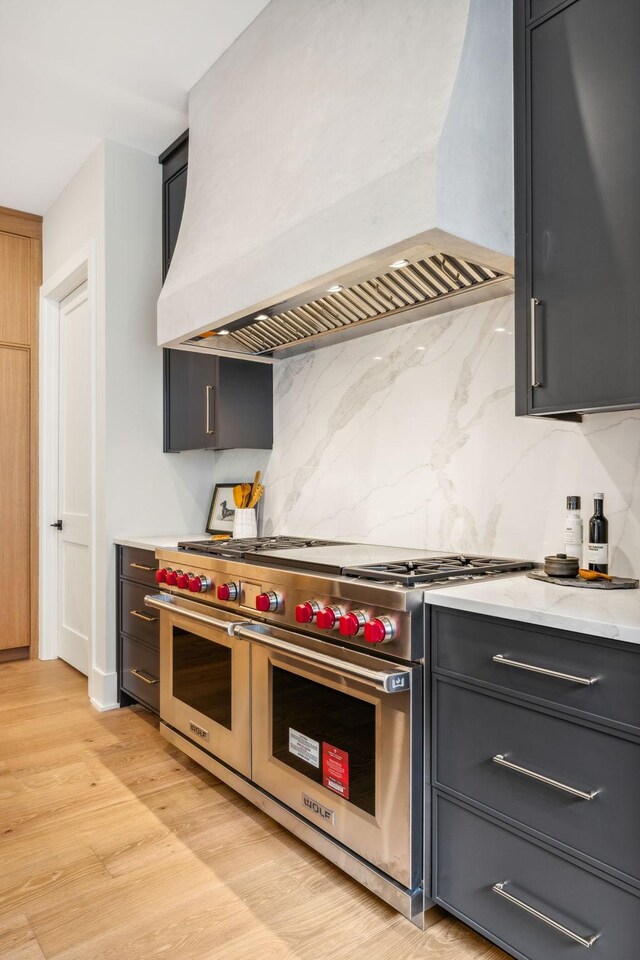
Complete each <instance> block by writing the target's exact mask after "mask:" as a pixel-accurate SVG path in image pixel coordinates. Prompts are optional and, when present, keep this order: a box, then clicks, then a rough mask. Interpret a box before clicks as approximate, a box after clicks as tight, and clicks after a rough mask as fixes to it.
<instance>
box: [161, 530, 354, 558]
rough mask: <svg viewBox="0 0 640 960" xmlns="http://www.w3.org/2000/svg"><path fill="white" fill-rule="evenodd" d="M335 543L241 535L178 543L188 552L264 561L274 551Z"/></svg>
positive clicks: (180, 547) (311, 539) (305, 538)
mask: <svg viewBox="0 0 640 960" xmlns="http://www.w3.org/2000/svg"><path fill="white" fill-rule="evenodd" d="M335 545H336V544H335V542H334V541H333V540H320V539H317V538H313V537H285V536H281V537H241V538H238V539H236V540H233V539H230V540H211V539H208V540H181V541H180V542H179V543H178V549H179V550H184V551H185V552H187V553H204V554H207V556H212V557H222V558H223V559H228V560H231V559H234V560H244V559H248V558H249V557H258V556H259V557H260V559H261V561H262V560H263V558H264V557H265V556H269V555H270V554H272V553H273V552H274V551H283V550H284V551H292V550H296V551H297V550H300V551H302V550H308V549H311V548H314V547H325V546H335ZM278 555H279V553H278ZM272 562H275V561H272Z"/></svg>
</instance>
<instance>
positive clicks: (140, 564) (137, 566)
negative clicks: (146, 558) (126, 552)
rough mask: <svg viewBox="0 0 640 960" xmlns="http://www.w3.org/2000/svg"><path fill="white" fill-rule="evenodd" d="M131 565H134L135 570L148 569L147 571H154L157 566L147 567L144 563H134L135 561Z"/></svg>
mask: <svg viewBox="0 0 640 960" xmlns="http://www.w3.org/2000/svg"><path fill="white" fill-rule="evenodd" d="M129 566H130V567H133V569H134V570H146V571H147V573H152V572H153V571H154V570H155V569H156V568H155V567H145V565H144V563H134V562H133V561H132V562H131V563H130V564H129Z"/></svg>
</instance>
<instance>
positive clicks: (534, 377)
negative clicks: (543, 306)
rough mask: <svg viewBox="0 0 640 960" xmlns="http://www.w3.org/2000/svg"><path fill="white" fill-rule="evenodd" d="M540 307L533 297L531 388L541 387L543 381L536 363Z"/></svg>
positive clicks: (531, 308)
mask: <svg viewBox="0 0 640 960" xmlns="http://www.w3.org/2000/svg"><path fill="white" fill-rule="evenodd" d="M539 305H540V301H539V300H537V299H536V297H531V302H530V310H531V323H530V327H531V386H532V387H541V386H542V381H541V380H540V379H539V377H538V365H537V363H536V344H537V342H538V340H537V337H536V307H537V306H539Z"/></svg>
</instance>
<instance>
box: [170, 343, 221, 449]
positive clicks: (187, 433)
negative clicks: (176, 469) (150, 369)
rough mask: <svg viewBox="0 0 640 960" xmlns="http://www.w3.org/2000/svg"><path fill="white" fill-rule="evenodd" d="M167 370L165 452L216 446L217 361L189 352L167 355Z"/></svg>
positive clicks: (172, 351) (182, 351)
mask: <svg viewBox="0 0 640 960" xmlns="http://www.w3.org/2000/svg"><path fill="white" fill-rule="evenodd" d="M165 362H166V367H165V388H166V391H167V395H166V398H165V409H166V416H167V417H168V428H169V429H168V436H167V437H166V446H165V450H172V451H178V450H206V449H213V448H214V447H215V445H216V444H215V436H214V434H213V432H208V431H213V429H214V425H215V420H216V416H215V414H216V411H215V409H214V405H215V386H216V365H215V358H213V357H208V356H206V355H205V354H203V353H187V352H186V351H185V350H170V351H168V352H167V357H166V361H165Z"/></svg>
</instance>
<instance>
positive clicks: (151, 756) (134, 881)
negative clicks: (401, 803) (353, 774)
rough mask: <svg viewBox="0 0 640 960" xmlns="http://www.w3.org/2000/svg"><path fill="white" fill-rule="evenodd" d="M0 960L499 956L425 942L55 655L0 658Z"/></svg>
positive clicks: (455, 939) (451, 936)
mask: <svg viewBox="0 0 640 960" xmlns="http://www.w3.org/2000/svg"><path fill="white" fill-rule="evenodd" d="M0 837H1V848H0V849H1V851H2V861H1V862H2V870H0V960H151V958H156V960H158V958H170V960H241V958H242V960H245V958H251V960H253V958H259V960H365V958H366V960H419V958H420V960H423V958H425V960H508V958H507V957H506V955H505V954H504V953H502V951H500V950H498V949H497V948H496V947H494V946H492V945H491V944H489V943H488V942H487V941H486V940H483V939H482V938H481V937H479V936H477V935H476V934H475V933H473V932H472V931H470V930H468V929H467V928H466V927H465V926H463V925H462V924H460V923H458V922H457V921H455V920H453V919H452V918H448V919H444V920H442V921H440V922H439V923H437V924H435V926H433V927H431V928H430V929H429V930H428V931H427V932H426V933H425V934H422V933H420V932H419V931H418V930H416V929H415V928H414V927H413V926H412V925H411V924H410V923H409V922H408V921H407V920H404V919H403V918H402V917H400V916H398V915H397V914H396V913H395V912H394V911H393V910H391V909H390V908H389V907H387V906H386V904H384V903H382V902H380V901H379V900H378V899H377V898H375V897H373V896H372V895H371V894H369V893H368V892H367V891H366V890H364V889H363V888H362V887H360V885H359V884H357V883H355V882H354V881H352V880H351V879H350V878H348V877H346V876H345V875H344V874H342V873H341V872H340V871H338V870H336V869H335V868H334V867H333V866H332V865H331V864H329V863H328V862H327V861H326V860H324V859H323V858H322V857H320V856H318V855H317V854H315V853H314V852H313V851H311V850H309V849H308V848H307V847H306V846H304V844H302V843H300V842H299V841H298V840H296V839H295V838H294V837H292V836H291V835H290V834H288V833H287V832H286V831H285V830H283V829H282V828H280V827H279V826H278V825H277V824H275V823H274V822H273V821H272V820H270V819H269V818H268V817H267V816H265V815H264V814H262V813H261V812H260V811H258V810H256V809H255V808H254V807H253V806H251V805H250V804H249V803H247V802H246V801H244V800H243V799H241V798H240V797H238V796H237V795H236V794H235V793H234V792H233V791H232V790H230V789H229V788H228V787H226V786H225V785H223V784H222V783H220V781H218V780H216V779H215V778H214V777H212V776H211V775H210V774H208V773H206V772H205V771H203V770H201V769H200V768H199V767H198V766H197V765H195V764H193V763H192V762H191V761H190V760H188V759H187V758H185V757H184V756H182V754H180V753H179V752H177V751H176V750H174V749H173V748H172V747H170V746H169V745H168V744H167V743H166V742H165V741H164V740H163V739H162V738H161V737H160V735H159V733H158V731H157V723H156V720H155V718H153V717H152V716H151V715H150V714H148V713H147V712H145V711H144V710H142V709H141V708H135V709H125V710H119V711H113V712H111V713H103V714H100V713H97V712H96V711H95V710H93V709H92V708H91V706H90V705H89V702H88V700H87V695H86V680H85V678H84V677H81V676H80V675H79V674H78V673H76V672H75V671H74V670H72V669H71V667H68V666H67V665H66V664H64V663H62V662H61V661H48V662H43V661H38V660H28V661H21V662H16V663H7V664H2V665H0Z"/></svg>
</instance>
